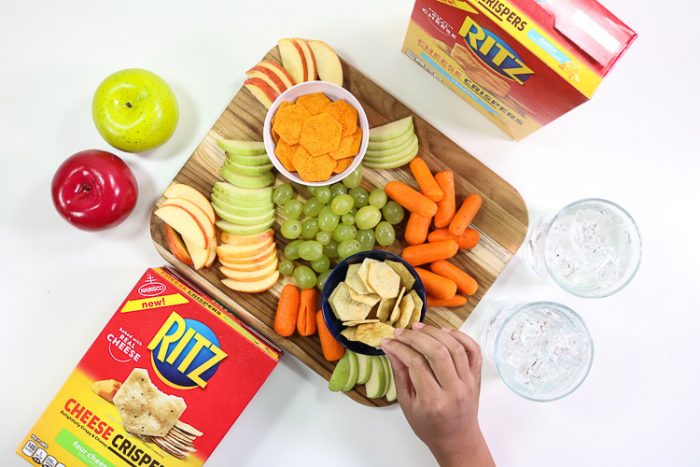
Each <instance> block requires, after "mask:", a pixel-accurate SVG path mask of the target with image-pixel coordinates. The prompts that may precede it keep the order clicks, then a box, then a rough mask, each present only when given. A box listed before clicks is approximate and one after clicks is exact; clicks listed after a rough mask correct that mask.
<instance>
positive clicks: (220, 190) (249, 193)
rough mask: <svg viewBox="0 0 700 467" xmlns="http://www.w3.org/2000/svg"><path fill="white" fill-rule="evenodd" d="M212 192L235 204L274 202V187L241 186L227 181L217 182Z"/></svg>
mask: <svg viewBox="0 0 700 467" xmlns="http://www.w3.org/2000/svg"><path fill="white" fill-rule="evenodd" d="M212 193H214V194H216V195H218V196H220V197H221V198H224V199H225V200H227V201H228V202H230V203H233V204H238V203H261V202H272V187H266V188H241V187H238V186H234V185H231V184H230V183H226V182H216V183H214V188H213V191H212Z"/></svg>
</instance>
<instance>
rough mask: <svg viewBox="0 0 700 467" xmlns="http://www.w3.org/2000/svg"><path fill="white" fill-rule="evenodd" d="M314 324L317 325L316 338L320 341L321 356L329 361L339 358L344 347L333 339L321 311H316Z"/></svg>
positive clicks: (343, 351) (343, 352) (342, 353)
mask: <svg viewBox="0 0 700 467" xmlns="http://www.w3.org/2000/svg"><path fill="white" fill-rule="evenodd" d="M316 326H318V338H319V340H320V341H321V351H322V352H323V358H325V359H326V360H328V361H329V362H334V361H336V360H340V358H341V357H342V356H343V355H344V354H345V347H343V346H342V345H340V342H338V341H337V340H335V338H334V337H333V334H331V332H330V331H329V330H328V327H326V322H325V321H324V320H323V312H321V310H318V311H317V312H316Z"/></svg>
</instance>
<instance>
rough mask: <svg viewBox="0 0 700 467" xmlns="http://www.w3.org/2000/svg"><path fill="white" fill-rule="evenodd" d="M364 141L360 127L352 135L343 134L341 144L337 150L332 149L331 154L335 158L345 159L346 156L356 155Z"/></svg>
mask: <svg viewBox="0 0 700 467" xmlns="http://www.w3.org/2000/svg"><path fill="white" fill-rule="evenodd" d="M361 142H362V130H360V129H359V128H358V129H357V130H356V131H355V133H353V134H352V135H350V136H343V137H342V138H340V146H338V149H336V150H335V151H331V152H330V153H329V154H330V155H331V157H332V158H333V159H345V158H346V157H354V156H356V155H357V152H358V151H359V150H360V143H361Z"/></svg>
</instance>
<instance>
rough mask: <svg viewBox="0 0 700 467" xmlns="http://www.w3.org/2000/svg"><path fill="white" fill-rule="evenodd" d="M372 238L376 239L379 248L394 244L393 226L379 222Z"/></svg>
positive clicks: (385, 222) (394, 233)
mask: <svg viewBox="0 0 700 467" xmlns="http://www.w3.org/2000/svg"><path fill="white" fill-rule="evenodd" d="M374 236H375V237H376V238H377V243H379V244H380V245H381V246H389V245H391V244H392V243H394V240H395V239H396V232H395V231H394V226H393V225H391V224H390V223H388V222H387V221H381V222H380V223H379V224H377V228H376V229H374Z"/></svg>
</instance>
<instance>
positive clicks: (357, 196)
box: [349, 187, 369, 209]
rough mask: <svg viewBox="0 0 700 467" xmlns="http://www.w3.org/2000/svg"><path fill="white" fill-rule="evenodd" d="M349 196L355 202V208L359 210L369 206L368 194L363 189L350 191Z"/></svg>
mask: <svg viewBox="0 0 700 467" xmlns="http://www.w3.org/2000/svg"><path fill="white" fill-rule="evenodd" d="M349 194H350V196H352V199H354V200H355V207H356V208H357V209H360V208H362V207H364V206H367V205H368V204H369V193H367V190H365V189H364V188H359V187H358V188H353V189H352V190H350V193H349Z"/></svg>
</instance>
